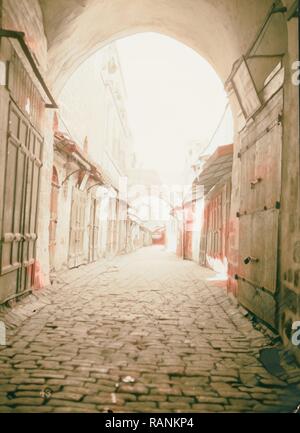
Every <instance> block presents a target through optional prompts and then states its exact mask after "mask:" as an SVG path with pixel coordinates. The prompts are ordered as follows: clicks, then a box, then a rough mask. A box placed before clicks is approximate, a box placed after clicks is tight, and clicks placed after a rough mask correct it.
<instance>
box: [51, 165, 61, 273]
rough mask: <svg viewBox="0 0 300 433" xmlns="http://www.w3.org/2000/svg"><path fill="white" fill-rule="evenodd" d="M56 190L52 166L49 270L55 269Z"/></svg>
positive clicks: (56, 184) (55, 176)
mask: <svg viewBox="0 0 300 433" xmlns="http://www.w3.org/2000/svg"><path fill="white" fill-rule="evenodd" d="M58 191H59V184H58V175H57V171H56V168H55V167H53V170H52V182H51V197H50V223H49V261H50V271H54V270H55V253H56V228H57V205H58Z"/></svg>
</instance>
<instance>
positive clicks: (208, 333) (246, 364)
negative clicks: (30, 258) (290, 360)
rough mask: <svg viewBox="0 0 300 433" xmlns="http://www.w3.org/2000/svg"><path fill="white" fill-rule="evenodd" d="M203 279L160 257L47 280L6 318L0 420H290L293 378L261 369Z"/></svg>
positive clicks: (240, 322)
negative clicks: (282, 416)
mask: <svg viewBox="0 0 300 433" xmlns="http://www.w3.org/2000/svg"><path fill="white" fill-rule="evenodd" d="M214 276H215V274H214V272H213V271H211V270H209V269H206V268H203V267H200V266H198V265H196V264H195V263H193V262H190V261H182V260H180V259H179V258H177V257H176V256H175V255H174V254H172V253H167V252H165V250H164V249H163V248H162V247H161V246H151V247H146V248H143V249H140V250H138V251H136V252H134V253H131V254H129V255H124V256H119V257H117V258H115V259H114V260H109V261H107V262H106V263H105V264H103V263H102V264H99V263H94V264H90V265H87V266H84V267H81V268H78V269H73V270H71V271H69V272H68V273H65V274H64V275H62V276H58V281H57V282H56V283H55V284H54V285H53V287H52V288H49V289H47V290H43V291H40V292H36V293H35V294H34V295H31V296H29V297H27V298H25V299H24V300H23V301H22V302H21V303H19V304H18V306H17V307H16V308H15V309H14V310H13V311H11V312H6V316H5V321H6V323H7V324H8V329H7V333H8V335H7V339H8V346H7V347H2V348H1V349H0V363H1V364H0V384H1V386H0V411H1V412H9V411H14V412H24V411H25V412H28V411H29V412H30V411H34V412H57V411H59V412H99V411H100V412H107V411H113V412H224V411H225V412H241V411H244V412H262V411H263V412H275V411H276V412H292V411H293V410H295V408H296V407H297V405H298V404H299V392H300V388H299V384H298V385H296V383H299V381H300V372H299V369H297V368H295V369H293V368H292V366H289V373H288V375H287V372H285V374H283V375H281V378H279V377H278V376H274V375H272V374H270V373H269V372H268V371H267V370H266V369H265V368H264V366H263V364H262V363H261V362H260V360H259V352H260V350H261V348H263V347H264V348H266V347H268V346H270V347H271V346H273V347H274V345H272V343H271V340H270V338H269V337H268V336H267V335H265V334H263V333H262V332H260V331H258V330H256V329H254V327H253V325H252V323H251V322H250V321H249V319H248V318H247V317H244V315H243V314H242V312H241V311H240V310H239V309H238V307H237V306H236V305H235V304H234V303H233V302H232V300H231V299H230V298H229V297H228V296H227V295H226V293H225V291H224V288H223V287H220V285H219V284H217V283H216V282H215V281H214ZM277 346H278V345H277ZM275 347H276V346H275ZM293 384H294V385H293Z"/></svg>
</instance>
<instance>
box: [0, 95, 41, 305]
mask: <svg viewBox="0 0 300 433" xmlns="http://www.w3.org/2000/svg"><path fill="white" fill-rule="evenodd" d="M42 146H43V139H42V137H41V136H40V134H39V133H38V132H37V131H36V130H35V128H34V127H33V126H32V124H31V123H30V121H29V120H28V118H27V117H26V116H25V115H24V113H22V112H21V110H20V109H19V108H18V107H17V106H16V104H15V103H14V102H13V101H11V102H10V106H9V126H8V139H7V147H6V160H5V164H4V166H5V180H4V195H3V209H4V212H3V219H2V236H1V252H0V255H1V260H0V267H1V269H0V293H1V297H0V302H4V301H5V300H7V299H9V298H11V297H14V296H15V295H16V294H19V293H22V292H25V291H27V290H30V289H31V288H32V286H33V269H34V263H35V249H36V240H37V212H38V193H39V179H40V168H41V165H42V163H41V158H42V156H41V155H42Z"/></svg>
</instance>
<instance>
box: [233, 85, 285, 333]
mask: <svg viewBox="0 0 300 433" xmlns="http://www.w3.org/2000/svg"><path fill="white" fill-rule="evenodd" d="M282 110H283V92H282V91H280V92H278V93H277V94H276V95H275V96H274V97H273V98H272V99H271V100H270V101H269V102H268V104H266V105H265V106H264V108H263V109H262V111H261V112H260V113H259V114H258V115H257V117H256V119H255V121H254V122H253V123H252V124H251V126H250V127H248V128H246V129H245V130H244V131H243V132H242V134H241V152H240V158H241V172H242V182H241V208H240V212H239V214H240V235H239V243H240V248H239V250H240V258H239V274H238V281H239V293H238V297H239V300H240V302H241V303H242V304H243V305H245V306H246V307H247V308H248V309H249V310H251V311H252V312H254V313H255V314H256V315H257V316H258V317H260V318H261V319H263V320H264V321H265V322H267V323H269V324H270V325H272V326H273V327H276V320H275V318H276V292H277V251H278V227H279V216H280V191H281V149H282Z"/></svg>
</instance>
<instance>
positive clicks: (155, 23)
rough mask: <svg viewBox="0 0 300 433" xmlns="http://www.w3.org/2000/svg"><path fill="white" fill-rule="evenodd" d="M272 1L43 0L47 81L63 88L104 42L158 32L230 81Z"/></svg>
mask: <svg viewBox="0 0 300 433" xmlns="http://www.w3.org/2000/svg"><path fill="white" fill-rule="evenodd" d="M272 3H273V1H272V0H250V1H249V0H230V1H228V0H184V1H182V0H163V1H155V2H153V1H152V0H130V1H128V0H114V1H113V2H112V1H111V0H103V1H99V0H72V1H70V0H40V4H41V7H42V12H43V17H44V27H45V33H46V37H47V41H48V53H49V56H48V80H49V83H50V85H51V86H52V88H53V91H54V93H56V94H57V93H59V91H60V90H61V89H62V87H63V85H64V84H65V82H66V81H67V79H68V78H69V77H70V75H71V74H72V73H73V72H74V71H75V70H76V68H77V67H78V66H79V65H80V64H81V63H82V62H83V61H84V60H85V59H87V58H88V57H89V56H90V55H91V54H93V53H94V52H95V51H97V50H98V49H100V48H101V47H103V46H104V45H105V44H107V43H109V42H111V41H113V40H116V39H118V38H121V37H125V36H129V35H131V34H134V33H138V32H147V31H151V32H158V33H162V34H164V35H166V36H170V37H173V38H175V39H176V40H178V41H179V42H182V43H184V44H185V45H187V46H189V47H190V48H192V49H194V50H195V51H196V52H198V53H199V54H200V55H202V56H203V57H204V58H205V59H206V60H207V61H208V62H209V63H210V64H211V65H212V66H213V67H214V69H215V70H216V72H217V73H218V75H219V76H220V78H221V79H222V80H223V81H225V80H226V78H227V77H228V75H229V73H230V71H231V68H232V65H233V63H234V62H235V61H236V60H237V59H238V58H239V57H240V56H241V55H242V54H243V53H244V52H245V51H246V50H247V48H248V46H249V43H250V42H251V40H252V39H253V38H254V37H255V35H256V32H257V29H258V28H259V27H260V25H261V24H262V23H263V19H264V17H265V16H266V14H267V12H268V10H269V9H270V7H271V5H272Z"/></svg>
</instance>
